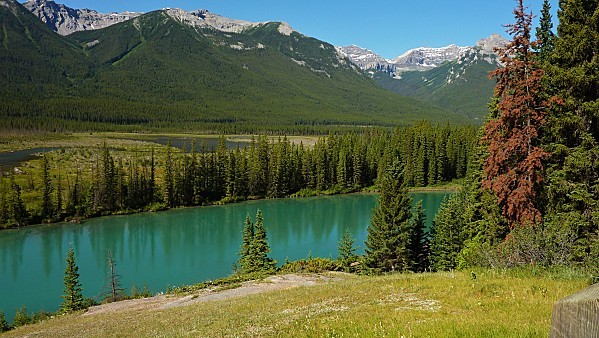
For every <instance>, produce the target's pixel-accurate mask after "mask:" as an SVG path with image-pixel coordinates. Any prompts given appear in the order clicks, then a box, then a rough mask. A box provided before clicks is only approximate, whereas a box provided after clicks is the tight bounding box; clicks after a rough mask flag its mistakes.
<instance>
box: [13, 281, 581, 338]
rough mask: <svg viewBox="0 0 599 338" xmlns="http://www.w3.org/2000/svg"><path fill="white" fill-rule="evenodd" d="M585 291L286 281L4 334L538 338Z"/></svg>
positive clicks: (550, 286) (500, 284)
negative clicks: (569, 299) (565, 303)
mask: <svg viewBox="0 0 599 338" xmlns="http://www.w3.org/2000/svg"><path fill="white" fill-rule="evenodd" d="M472 273H474V274H475V275H476V276H477V278H476V279H475V280H473V279H472ZM586 286H588V279H586V278H585V277H584V276H582V275H576V274H574V275H567V274H559V273H558V274H552V273H550V272H540V273H539V272H538V271H537V272H536V273H533V272H531V271H518V270H475V271H472V272H470V271H468V272H466V271H464V272H443V273H424V274H390V275H384V276H356V275H347V274H338V273H333V274H331V273H326V274H322V275H283V276H275V277H273V278H272V279H267V280H265V281H263V282H260V281H254V282H248V283H247V284H245V285H243V286H241V287H240V288H238V289H231V290H221V291H214V290H213V291H209V290H204V291H198V292H195V293H190V294H185V295H175V296H166V295H160V296H157V297H152V298H148V299H142V300H134V301H127V302H122V303H115V304H114V305H105V306H100V307H95V308H91V309H90V310H88V311H87V312H82V313H75V314H72V315H65V316H58V317H56V318H53V319H49V320H46V321H43V322H41V323H38V324H35V325H28V326H23V327H19V328H17V329H15V330H13V331H10V332H7V333H6V334H5V336H6V337H24V336H40V337H84V336H85V337H116V336H119V337H140V336H146V337H147V336H178V337H198V336H219V337H235V336H264V337H270V336H278V337H296V336H298V335H301V336H304V337H321V336H405V337H412V336H428V337H433V336H434V337H447V336H456V335H460V336H469V337H488V336H494V337H510V336H530V337H536V336H539V337H544V336H547V335H548V334H549V327H550V320H551V310H552V307H553V303H554V302H555V301H556V300H557V299H560V298H563V297H565V296H567V295H569V294H571V293H574V292H576V291H578V290H580V289H582V288H584V287H586ZM256 290H260V291H256Z"/></svg>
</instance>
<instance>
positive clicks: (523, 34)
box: [483, 0, 548, 228]
mask: <svg viewBox="0 0 599 338" xmlns="http://www.w3.org/2000/svg"><path fill="white" fill-rule="evenodd" d="M525 10H526V9H525V8H524V3H523V0H519V1H518V6H517V7H516V9H514V16H515V18H516V23H514V24H512V25H508V26H507V27H508V32H509V33H510V34H512V35H513V39H512V41H511V42H510V43H508V45H507V46H506V47H505V48H499V49H498V50H497V52H498V53H499V56H500V57H501V61H502V63H503V64H504V65H505V67H502V68H498V69H497V70H495V71H494V72H493V73H492V74H491V76H493V77H496V79H497V85H496V87H495V96H496V97H498V98H500V99H501V100H500V102H499V105H498V108H499V117H498V118H496V119H493V120H490V121H489V122H487V124H486V126H485V131H486V134H485V136H484V138H483V140H484V141H485V142H487V144H488V149H489V157H488V158H487V160H486V161H485V174H486V178H485V180H484V181H483V187H484V188H486V189H490V190H491V191H493V193H494V194H495V195H496V196H497V198H498V203H499V205H500V206H501V207H502V210H503V213H504V215H505V216H506V218H507V219H508V221H509V222H510V226H511V227H512V228H513V227H515V226H522V225H526V224H535V223H538V222H540V221H541V220H542V214H541V211H540V210H539V200H538V199H539V191H540V188H541V184H542V182H543V180H544V176H543V169H544V168H543V163H542V161H543V160H544V159H545V158H547V156H548V153H547V152H546V151H545V150H543V149H542V148H541V147H540V142H539V129H540V128H541V127H542V126H543V125H544V124H545V121H546V110H547V106H548V103H547V102H545V101H544V100H543V97H544V96H543V95H542V93H543V91H544V88H543V85H542V81H541V80H542V76H543V73H544V72H543V70H541V69H539V67H538V66H537V63H536V59H535V57H534V55H533V53H532V51H531V41H530V26H531V20H532V14H526V13H525Z"/></svg>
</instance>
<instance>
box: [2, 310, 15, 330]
mask: <svg viewBox="0 0 599 338" xmlns="http://www.w3.org/2000/svg"><path fill="white" fill-rule="evenodd" d="M10 329H12V327H11V326H10V325H9V324H8V322H7V321H6V316H5V315H4V311H2V310H0V333H2V332H6V331H9V330H10Z"/></svg>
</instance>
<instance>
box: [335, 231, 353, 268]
mask: <svg viewBox="0 0 599 338" xmlns="http://www.w3.org/2000/svg"><path fill="white" fill-rule="evenodd" d="M354 243H355V239H354V237H353V236H352V233H351V231H350V230H349V228H348V229H346V230H345V232H344V233H343V236H342V237H341V239H340V240H339V243H338V244H337V252H338V256H337V261H339V263H340V264H341V266H342V267H343V268H344V269H345V271H348V272H349V270H350V266H351V264H352V263H354V262H355V261H357V260H358V255H356V250H357V248H356V247H355V246H354Z"/></svg>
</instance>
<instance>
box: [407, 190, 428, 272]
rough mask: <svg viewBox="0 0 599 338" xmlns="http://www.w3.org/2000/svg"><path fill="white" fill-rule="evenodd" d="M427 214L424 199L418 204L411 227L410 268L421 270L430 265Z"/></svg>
mask: <svg viewBox="0 0 599 338" xmlns="http://www.w3.org/2000/svg"><path fill="white" fill-rule="evenodd" d="M425 222H426V215H425V214H424V209H422V201H418V203H417V204H416V211H415V212H414V218H413V219H412V225H411V229H410V244H409V250H410V270H412V271H416V272H421V271H424V269H426V268H427V266H428V243H427V238H426V233H425V230H426V224H425Z"/></svg>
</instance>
